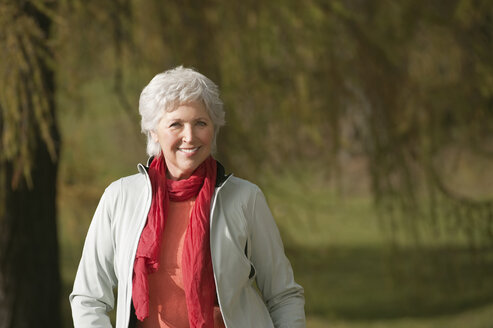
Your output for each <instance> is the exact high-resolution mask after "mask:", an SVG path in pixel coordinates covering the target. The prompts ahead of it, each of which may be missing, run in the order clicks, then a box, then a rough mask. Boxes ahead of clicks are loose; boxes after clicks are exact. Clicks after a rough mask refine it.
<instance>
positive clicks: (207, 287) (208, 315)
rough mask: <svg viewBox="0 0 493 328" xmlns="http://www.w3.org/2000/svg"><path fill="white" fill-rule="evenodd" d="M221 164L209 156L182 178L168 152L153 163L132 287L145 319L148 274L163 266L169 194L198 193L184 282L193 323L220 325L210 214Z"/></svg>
mask: <svg viewBox="0 0 493 328" xmlns="http://www.w3.org/2000/svg"><path fill="white" fill-rule="evenodd" d="M216 167H217V164H216V160H215V159H214V158H212V156H209V157H208V158H207V159H206V160H205V161H204V162H203V163H202V164H201V165H200V166H199V167H198V168H197V169H196V170H195V171H194V173H193V174H192V175H191V176H190V178H188V179H184V180H179V181H173V180H170V179H167V178H166V163H165V160H164V158H163V157H162V156H160V157H159V158H157V159H154V160H153V161H152V163H151V165H150V167H149V171H148V173H149V178H150V180H151V185H152V201H151V208H150V210H149V214H148V215H147V223H146V226H145V227H144V230H143V231H142V234H141V236H140V240H139V245H138V247H137V254H136V257H135V262H134V275H133V292H132V300H133V304H134V307H135V314H136V316H137V318H138V319H139V320H140V321H143V320H144V319H145V318H147V317H148V316H149V284H148V280H147V276H148V275H149V274H152V273H153V272H156V271H157V270H158V268H159V252H160V247H161V236H162V233H163V230H164V228H165V224H166V217H167V208H168V203H169V200H170V199H171V200H172V201H185V200H188V199H191V198H193V197H195V196H196V197H197V198H196V199H195V204H194V207H193V209H192V213H191V216H190V223H189V224H188V228H187V231H186V233H185V240H184V244H183V255H182V273H183V286H184V290H185V297H186V303H187V309H188V321H189V323H190V327H192V328H198V327H200V328H209V327H210V328H213V327H214V319H213V311H214V301H215V298H216V287H215V283H214V274H213V271H212V259H211V252H210V243H209V241H210V236H209V215H210V205H211V199H212V195H213V193H214V187H215V182H216Z"/></svg>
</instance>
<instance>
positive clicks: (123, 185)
mask: <svg viewBox="0 0 493 328" xmlns="http://www.w3.org/2000/svg"><path fill="white" fill-rule="evenodd" d="M147 186H148V183H147V178H146V175H145V174H142V173H136V174H132V175H129V176H125V177H122V178H120V179H118V180H115V181H113V182H111V183H110V184H109V185H108V187H106V190H105V194H108V195H113V196H116V195H119V194H141V193H142V192H144V191H145V190H146V188H147Z"/></svg>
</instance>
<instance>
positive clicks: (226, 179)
mask: <svg viewBox="0 0 493 328" xmlns="http://www.w3.org/2000/svg"><path fill="white" fill-rule="evenodd" d="M222 107H223V106H222V102H221V100H220V99H219V91H218V88H217V86H216V85H215V84H214V83H213V82H212V81H211V80H209V79H208V78H207V77H205V76H204V75H202V74H200V73H198V72H196V71H194V70H192V69H187V68H183V67H177V68H175V69H172V70H169V71H166V72H164V73H162V74H158V75H156V76H155V77H154V78H153V79H152V80H151V82H150V83H149V84H148V85H147V86H146V87H145V88H144V90H143V91H142V94H141V96H140V103H139V111H140V114H141V115H142V131H143V132H144V133H145V134H146V135H147V152H148V153H149V155H150V156H151V157H150V159H149V161H148V163H147V166H143V165H141V164H139V165H138V169H139V173H138V174H135V175H132V176H129V177H125V178H122V179H120V180H118V181H116V182H114V183H112V184H111V185H110V186H109V187H108V188H107V189H106V190H105V192H104V194H103V196H102V198H101V201H100V203H99V205H98V207H97V209H96V213H95V214H94V218H93V220H92V223H91V225H90V227H89V232H88V234H87V238H86V241H85V245H84V250H83V253H82V259H81V261H80V264H79V269H78V271H77V276H76V278H75V283H74V289H73V292H72V294H71V295H70V302H71V306H72V314H73V320H74V325H75V327H111V323H110V319H109V317H108V312H109V311H110V310H112V309H113V307H114V293H113V290H114V288H115V287H117V290H118V293H117V294H118V297H117V312H116V327H118V328H123V327H125V328H126V327H142V328H150V327H152V328H158V327H211V328H212V327H234V328H236V327H255V328H259V327H304V326H305V315H304V297H303V289H302V288H301V286H299V285H298V284H296V283H295V281H294V279H293V271H292V269H291V265H290V263H289V261H288V259H287V258H286V256H285V255H284V250H283V245H282V242H281V238H280V235H279V232H278V229H277V227H276V225H275V223H274V220H273V218H272V215H271V213H270V211H269V208H268V206H267V203H266V201H265V198H264V196H263V194H262V192H261V191H260V189H259V188H258V187H257V186H256V185H254V184H252V183H250V182H248V181H245V180H242V179H240V178H237V177H234V176H232V175H225V170H224V168H223V167H222V166H221V164H220V163H218V162H217V161H216V160H215V159H214V158H213V157H212V156H211V153H212V152H213V151H214V148H215V144H216V136H217V134H218V132H219V128H220V127H221V126H222V125H224V111H223V109H222ZM255 283H256V285H255ZM257 287H258V288H257Z"/></svg>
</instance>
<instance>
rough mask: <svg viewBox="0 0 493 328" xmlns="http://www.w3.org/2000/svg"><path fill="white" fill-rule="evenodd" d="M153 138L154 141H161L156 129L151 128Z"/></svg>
mask: <svg viewBox="0 0 493 328" xmlns="http://www.w3.org/2000/svg"><path fill="white" fill-rule="evenodd" d="M151 138H152V141H154V142H159V138H158V137H157V133H156V132H155V131H152V130H151Z"/></svg>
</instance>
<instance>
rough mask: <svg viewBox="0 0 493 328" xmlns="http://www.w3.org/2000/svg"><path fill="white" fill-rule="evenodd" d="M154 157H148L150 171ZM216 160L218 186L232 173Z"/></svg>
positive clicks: (146, 167)
mask: <svg viewBox="0 0 493 328" xmlns="http://www.w3.org/2000/svg"><path fill="white" fill-rule="evenodd" d="M153 159H154V156H151V157H149V158H148V159H147V163H146V165H145V166H144V168H145V170H146V171H149V166H150V165H151V163H152V160H153ZM216 162H217V175H216V188H218V187H220V186H221V185H222V184H223V183H224V182H225V181H226V180H227V179H228V177H229V176H230V175H231V174H226V170H225V169H224V166H223V165H222V164H221V163H219V161H216Z"/></svg>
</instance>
